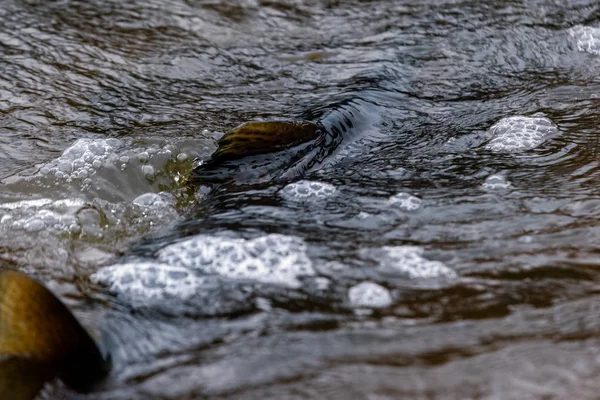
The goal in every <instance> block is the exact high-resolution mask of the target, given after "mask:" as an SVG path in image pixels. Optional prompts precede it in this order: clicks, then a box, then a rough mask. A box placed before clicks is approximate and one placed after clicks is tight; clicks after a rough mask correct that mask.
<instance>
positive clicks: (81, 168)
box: [40, 139, 123, 186]
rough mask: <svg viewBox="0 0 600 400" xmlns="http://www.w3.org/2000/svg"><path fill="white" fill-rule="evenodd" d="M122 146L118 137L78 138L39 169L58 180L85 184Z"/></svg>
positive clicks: (45, 174)
mask: <svg viewBox="0 0 600 400" xmlns="http://www.w3.org/2000/svg"><path fill="white" fill-rule="evenodd" d="M122 147H123V141H121V140H119V139H78V140H77V141H76V142H75V143H73V144H72V145H71V146H70V147H69V148H67V149H66V150H65V151H64V152H63V153H62V155H61V156H60V157H58V158H57V159H56V160H54V161H53V162H50V163H49V164H48V165H46V166H44V167H42V168H41V169H40V173H41V174H42V175H44V176H49V177H52V176H54V177H55V178H56V179H59V180H66V181H68V182H71V181H72V180H80V181H82V184H83V185H84V186H85V185H86V184H88V183H89V181H86V179H88V178H90V177H91V176H93V175H95V174H96V171H97V170H98V169H100V168H101V167H102V166H103V164H104V162H105V161H106V160H107V159H108V158H109V157H110V156H111V155H114V153H115V152H116V151H117V150H119V149H121V148H122Z"/></svg>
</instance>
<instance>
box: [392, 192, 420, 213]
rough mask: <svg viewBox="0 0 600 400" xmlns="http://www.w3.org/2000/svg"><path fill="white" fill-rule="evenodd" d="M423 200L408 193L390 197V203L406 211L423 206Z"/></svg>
mask: <svg viewBox="0 0 600 400" xmlns="http://www.w3.org/2000/svg"><path fill="white" fill-rule="evenodd" d="M421 202H422V200H421V199H420V198H418V197H416V196H412V195H410V194H408V193H398V194H396V195H394V196H392V197H390V199H389V203H390V204H392V205H394V206H396V207H398V208H400V209H401V210H404V211H415V210H418V209H419V208H420V207H421Z"/></svg>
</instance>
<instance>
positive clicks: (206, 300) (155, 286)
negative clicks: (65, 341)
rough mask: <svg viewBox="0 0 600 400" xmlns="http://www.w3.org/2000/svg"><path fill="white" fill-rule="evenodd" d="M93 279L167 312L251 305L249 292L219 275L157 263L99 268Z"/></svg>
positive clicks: (140, 305)
mask: <svg viewBox="0 0 600 400" xmlns="http://www.w3.org/2000/svg"><path fill="white" fill-rule="evenodd" d="M90 278H91V280H92V282H94V283H97V284H102V285H104V286H106V287H107V288H108V289H109V290H110V291H112V292H114V293H117V294H118V295H119V296H120V297H122V298H124V299H126V300H127V301H129V302H130V303H131V305H132V306H134V307H136V308H152V309H154V310H159V311H162V312H165V313H167V314H174V315H179V314H181V313H182V312H184V313H188V314H195V315H221V314H228V313H231V312H240V311H245V310H249V309H250V308H252V307H253V306H254V305H253V302H252V300H251V299H250V298H249V295H247V294H245V293H244V292H243V291H241V290H239V289H238V288H235V287H233V286H232V285H229V284H227V282H223V281H222V280H220V279H219V278H218V277H214V276H200V275H198V274H197V273H196V272H194V271H191V270H189V269H188V268H184V267H178V266H173V265H167V264H161V263H156V262H131V263H124V264H116V265H112V266H109V267H105V268H102V269H100V270H99V271H98V272H96V273H95V274H93V275H92V276H91V277H90Z"/></svg>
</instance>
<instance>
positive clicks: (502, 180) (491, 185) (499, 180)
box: [481, 175, 511, 190]
mask: <svg viewBox="0 0 600 400" xmlns="http://www.w3.org/2000/svg"><path fill="white" fill-rule="evenodd" d="M481 186H482V187H484V188H485V189H492V190H493V189H508V188H509V187H510V186H511V183H510V182H509V181H508V180H507V179H506V177H505V176H503V175H490V176H488V177H487V178H486V179H485V181H484V182H483V183H482V184H481Z"/></svg>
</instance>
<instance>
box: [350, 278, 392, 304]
mask: <svg viewBox="0 0 600 400" xmlns="http://www.w3.org/2000/svg"><path fill="white" fill-rule="evenodd" d="M348 299H349V300H350V305H351V306H352V307H355V308H385V307H389V306H390V305H391V304H392V295H391V294H390V292H389V290H387V289H386V288H384V287H383V286H380V285H378V284H376V283H373V282H362V283H359V284H358V285H356V286H353V287H351V288H350V290H348Z"/></svg>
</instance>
